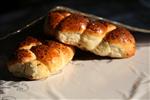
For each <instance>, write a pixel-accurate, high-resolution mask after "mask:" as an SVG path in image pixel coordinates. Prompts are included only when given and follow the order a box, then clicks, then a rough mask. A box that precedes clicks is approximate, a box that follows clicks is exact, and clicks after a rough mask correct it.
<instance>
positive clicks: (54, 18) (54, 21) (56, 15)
mask: <svg viewBox="0 0 150 100" xmlns="http://www.w3.org/2000/svg"><path fill="white" fill-rule="evenodd" d="M69 15H70V13H69V12H66V11H56V12H55V11H54V12H50V13H49V14H48V19H47V20H48V21H47V22H46V23H45V24H46V25H48V28H50V31H46V30H45V31H46V32H47V33H46V34H54V35H55V33H56V32H55V31H56V27H57V25H58V24H59V23H60V22H61V21H62V20H63V19H64V18H65V17H67V16H69Z"/></svg>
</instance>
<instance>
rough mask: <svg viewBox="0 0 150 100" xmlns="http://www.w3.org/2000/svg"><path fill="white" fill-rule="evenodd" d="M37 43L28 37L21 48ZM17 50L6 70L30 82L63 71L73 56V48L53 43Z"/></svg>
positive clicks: (48, 42)
mask: <svg viewBox="0 0 150 100" xmlns="http://www.w3.org/2000/svg"><path fill="white" fill-rule="evenodd" d="M28 40H29V41H28ZM37 41H38V40H37V39H35V38H32V37H30V38H27V39H26V40H25V41H23V43H21V46H23V47H24V46H28V45H31V44H33V43H39V41H38V42H37ZM40 43H41V42H40ZM27 44H28V45H27ZM19 48H20V47H19ZM19 48H18V50H17V52H16V55H15V58H14V59H12V60H11V61H10V62H9V64H8V69H9V71H10V72H12V73H13V74H14V75H16V76H18V77H25V78H28V79H31V80H36V79H42V78H45V77H48V76H49V75H50V74H52V73H56V72H57V71H59V70H61V69H63V67H64V65H66V64H67V63H68V62H69V61H71V59H72V58H73V56H74V49H73V47H71V46H68V45H65V44H62V43H59V42H55V41H47V42H45V43H41V44H40V45H32V46H31V48H30V49H29V48H22V49H19Z"/></svg>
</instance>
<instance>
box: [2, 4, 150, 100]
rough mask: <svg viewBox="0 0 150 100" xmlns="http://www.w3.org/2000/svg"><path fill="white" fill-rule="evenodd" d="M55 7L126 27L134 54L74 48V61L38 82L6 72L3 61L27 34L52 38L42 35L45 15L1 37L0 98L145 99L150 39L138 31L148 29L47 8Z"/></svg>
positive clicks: (37, 99)
mask: <svg viewBox="0 0 150 100" xmlns="http://www.w3.org/2000/svg"><path fill="white" fill-rule="evenodd" d="M54 10H66V11H69V12H71V13H80V14H82V15H84V16H87V17H90V18H92V19H94V20H104V21H108V22H110V23H113V24H116V25H118V26H124V27H126V28H128V29H129V30H130V31H133V35H134V36H135V38H136V41H137V52H136V55H135V56H133V57H131V58H127V59H110V58H105V57H99V56H95V55H93V54H92V53H89V52H83V51H80V50H77V52H76V55H75V58H74V59H73V61H72V62H71V63H69V64H68V65H66V67H65V69H64V70H63V71H62V72H61V73H60V74H56V75H54V76H52V77H49V78H48V79H46V80H39V81H26V80H22V79H17V78H15V77H13V76H12V75H11V74H10V73H9V72H8V71H7V66H6V62H7V61H8V59H9V58H10V57H11V56H12V54H13V52H14V50H15V48H16V47H17V45H18V44H19V42H20V41H22V40H24V39H25V38H26V37H27V36H33V37H36V38H40V39H53V38H51V37H47V36H45V35H43V34H42V33H43V25H44V20H45V18H46V15H47V14H46V15H44V16H41V17H40V18H38V19H36V20H35V21H33V22H31V23H29V24H27V25H26V26H25V27H23V28H21V29H19V30H16V31H15V32H12V33H9V34H7V35H5V36H2V37H0V46H1V49H0V73H1V75H0V99H8V100H9V99H11V100H18V99H33V100H34V99H35V100H43V99H45V100H49V99H65V100H67V99H68V100H70V99H98V100H104V99H109V100H110V99H111V100H116V99H118V100H120V99H123V100H129V99H139V100H141V98H142V99H143V98H144V99H145V100H147V99H148V93H149V91H148V85H149V81H150V80H149V67H150V66H149V56H150V39H149V34H143V33H139V32H143V31H144V32H145V33H148V32H149V30H145V29H139V28H135V27H132V26H128V25H124V24H121V23H118V22H114V21H110V20H108V19H105V18H101V17H98V16H95V15H91V14H86V13H83V12H80V11H76V10H72V9H70V8H67V7H62V6H57V7H54V8H53V9H51V10H50V11H54ZM139 30H140V31H139ZM136 31H138V32H136ZM39 90H40V91H39Z"/></svg>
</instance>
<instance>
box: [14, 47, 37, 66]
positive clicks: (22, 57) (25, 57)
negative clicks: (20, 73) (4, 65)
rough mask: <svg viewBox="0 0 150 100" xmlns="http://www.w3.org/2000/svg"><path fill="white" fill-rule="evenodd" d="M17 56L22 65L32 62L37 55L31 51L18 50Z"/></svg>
mask: <svg viewBox="0 0 150 100" xmlns="http://www.w3.org/2000/svg"><path fill="white" fill-rule="evenodd" d="M15 56H16V60H17V61H18V62H20V63H25V62H28V61H30V60H34V59H36V57H35V55H34V54H33V53H32V52H31V51H29V50H25V49H22V50H17V51H16V55H15Z"/></svg>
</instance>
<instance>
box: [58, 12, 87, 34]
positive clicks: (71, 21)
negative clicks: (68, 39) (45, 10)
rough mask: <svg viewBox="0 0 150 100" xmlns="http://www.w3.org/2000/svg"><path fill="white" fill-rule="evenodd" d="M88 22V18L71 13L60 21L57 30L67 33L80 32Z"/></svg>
mask: <svg viewBox="0 0 150 100" xmlns="http://www.w3.org/2000/svg"><path fill="white" fill-rule="evenodd" d="M88 22H89V20H88V18H86V17H84V16H82V15H78V14H72V15H70V16H69V17H67V18H65V20H63V21H62V22H61V23H60V26H59V31H61V32H69V33H73V32H75V33H77V32H78V33H81V34H82V32H83V31H84V30H85V29H86V26H87V24H88Z"/></svg>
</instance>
